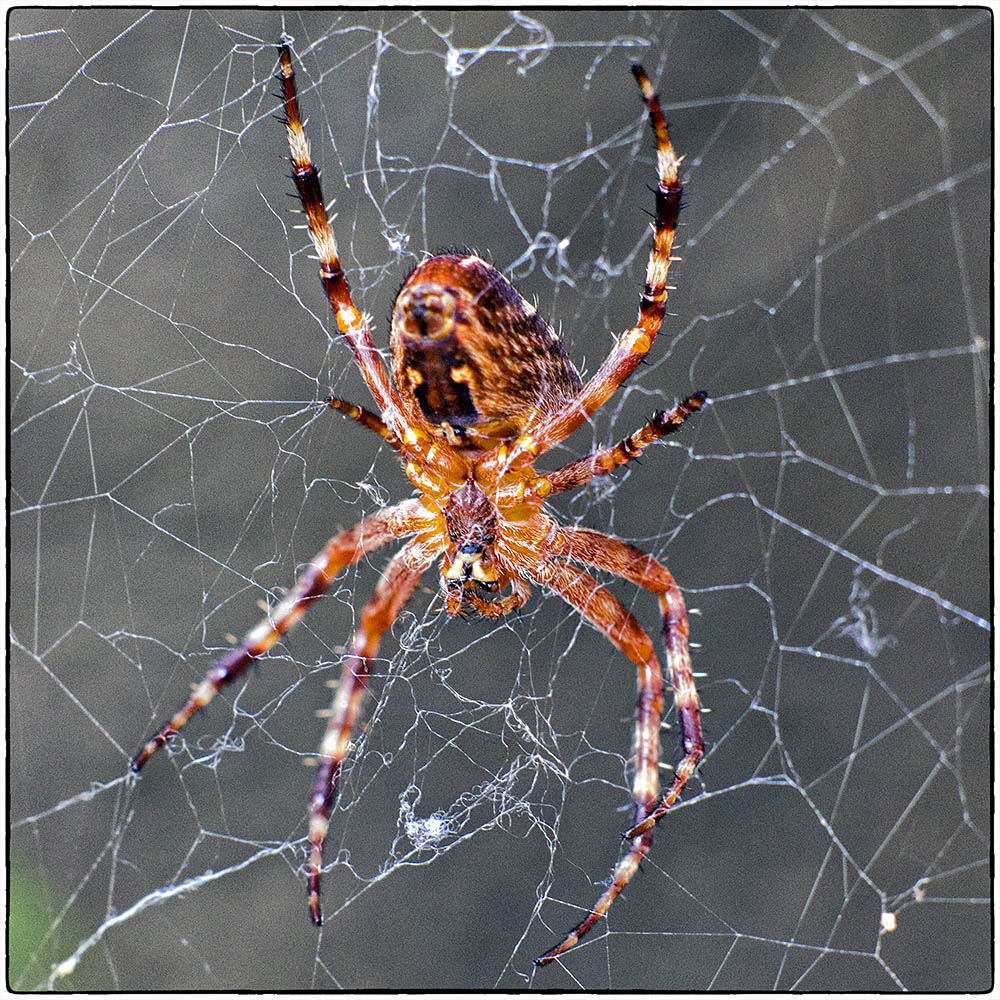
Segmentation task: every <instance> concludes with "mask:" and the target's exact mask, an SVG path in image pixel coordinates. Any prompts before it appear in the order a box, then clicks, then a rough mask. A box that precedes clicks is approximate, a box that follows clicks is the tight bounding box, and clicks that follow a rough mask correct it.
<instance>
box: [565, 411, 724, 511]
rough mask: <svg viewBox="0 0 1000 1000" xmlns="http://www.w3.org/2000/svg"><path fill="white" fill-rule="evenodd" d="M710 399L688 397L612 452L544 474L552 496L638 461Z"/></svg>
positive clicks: (607, 450)
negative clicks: (647, 449) (647, 450)
mask: <svg viewBox="0 0 1000 1000" xmlns="http://www.w3.org/2000/svg"><path fill="white" fill-rule="evenodd" d="M707 399H708V394H707V393H704V392H696V393H695V394H694V395H693V396H688V398H687V399H685V400H684V402H683V403H678V404H677V405H676V406H675V407H674V408H673V409H672V410H661V411H660V412H659V413H654V414H653V419H652V420H650V421H649V422H648V423H646V424H643V426H642V427H640V428H639V429H638V430H637V431H636V432H635V433H634V434H630V435H629V436H628V437H627V438H623V439H622V440H621V441H619V442H618V444H616V445H614V447H611V448H601V449H599V450H598V451H595V452H592V453H591V454H590V455H587V456H586V457H584V458H579V459H577V460H576V461H575V462H570V463H569V464H567V465H564V466H563V467H562V468H561V469H556V471H555V472H550V473H546V474H545V478H546V479H547V480H548V481H549V483H550V484H551V485H552V490H551V493H562V492H564V491H565V490H571V489H575V488H576V487H577V486H582V485H583V484H584V483H587V482H589V481H590V480H591V479H594V478H595V477H596V476H606V475H607V474H608V473H609V472H614V470H615V469H617V468H618V467H619V466H621V465H624V464H625V463H626V462H631V461H632V459H634V458H638V457H639V456H640V455H641V454H642V453H643V452H644V451H645V450H646V448H648V447H649V446H650V445H651V444H652V443H653V442H654V441H659V439H660V438H662V437H665V436H666V435H667V434H673V433H674V431H678V430H680V429H681V427H682V426H683V424H684V421H685V420H687V418H688V417H690V416H691V414H692V413H694V412H695V411H696V410H700V409H701V408H702V407H703V406H704V405H705V402H706V400H707Z"/></svg>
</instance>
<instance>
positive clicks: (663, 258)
mask: <svg viewBox="0 0 1000 1000" xmlns="http://www.w3.org/2000/svg"><path fill="white" fill-rule="evenodd" d="M632 72H633V73H634V74H635V78H636V80H637V81H638V83H639V88H640V89H641V90H642V96H643V99H644V100H645V102H646V106H647V107H648V108H649V123H650V125H651V126H652V129H653V134H654V135H655V136H656V161H657V179H658V184H657V190H656V223H655V224H654V226H653V246H652V247H651V248H650V251H649V264H648V266H647V268H646V284H645V287H644V288H643V292H642V298H641V300H640V303H639V316H638V319H637V320H636V325H635V326H634V327H632V329H631V330H629V331H628V332H627V333H625V334H624V335H623V336H622V338H621V340H619V341H618V343H617V344H616V345H615V347H614V349H613V350H612V351H611V353H610V354H609V355H608V357H607V359H606V360H605V362H604V364H602V365H601V367H600V368H599V369H598V371H597V373H596V374H595V375H594V377H593V378H592V379H591V380H590V381H589V382H588V383H587V384H586V385H585V386H584V387H583V388H582V389H581V390H580V394H579V395H578V396H577V397H576V398H575V399H574V400H573V401H572V402H571V403H569V404H568V405H567V406H566V407H565V408H564V409H562V410H560V411H559V412H558V413H554V414H552V415H551V416H549V417H547V418H545V419H544V420H542V421H541V422H540V423H539V424H537V425H535V426H534V427H531V426H529V427H528V429H527V430H526V432H525V433H524V434H523V435H522V436H521V437H520V438H518V439H517V440H516V441H515V442H514V448H513V450H512V453H511V462H512V463H513V462H516V461H517V460H518V459H520V460H521V462H525V461H531V460H532V459H533V458H535V457H536V456H538V455H540V454H541V453H542V452H544V451H548V449H549V448H552V447H554V446H555V445H557V444H558V443H559V442H560V441H562V440H564V439H565V438H567V437H569V435H570V434H572V433H573V431H575V430H576V429H577V428H578V427H581V426H582V425H583V424H585V423H586V422H587V421H588V420H589V419H590V418H591V416H593V414H594V413H596V412H597V410H598V409H599V408H600V407H601V406H603V405H604V404H605V403H606V402H607V401H608V400H609V399H610V398H611V396H612V395H613V394H614V393H615V391H616V390H617V389H618V387H619V386H620V385H621V384H622V383H623V382H624V381H625V380H626V379H627V378H628V377H629V376H630V375H631V374H632V372H634V371H635V370H636V368H637V367H638V366H639V364H640V363H641V362H642V360H643V358H645V357H646V354H647V353H648V352H649V349H650V348H651V347H652V346H653V341H654V340H655V339H656V335H657V333H659V330H660V324H661V322H662V321H663V313H664V310H665V309H666V302H667V271H668V269H669V267H670V260H671V257H670V252H671V250H672V248H673V245H674V231H675V230H676V228H677V216H678V214H679V212H680V206H681V183H680V180H679V179H678V176H677V167H678V165H679V164H680V162H681V161H680V158H679V157H678V156H677V155H676V154H675V153H674V149H673V146H671V145H670V136H669V135H668V133H667V124H666V122H665V121H664V118H663V111H662V110H661V108H660V102H659V100H658V98H657V96H656V94H655V93H654V92H653V86H652V84H651V83H650V82H649V77H648V76H646V73H645V71H644V70H643V68H642V67H641V66H639V65H638V64H636V65H633V66H632Z"/></svg>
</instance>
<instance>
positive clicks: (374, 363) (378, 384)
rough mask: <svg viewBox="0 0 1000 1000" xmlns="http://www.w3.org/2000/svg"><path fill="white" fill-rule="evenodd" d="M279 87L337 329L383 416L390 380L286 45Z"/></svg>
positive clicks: (294, 167)
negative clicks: (337, 232)
mask: <svg viewBox="0 0 1000 1000" xmlns="http://www.w3.org/2000/svg"><path fill="white" fill-rule="evenodd" d="M280 60H281V82H282V86H283V87H284V92H285V117H286V119H287V121H286V128H287V130H288V146H289V149H290V150H291V162H292V176H293V178H294V179H295V186H296V188H297V189H298V192H299V198H300V199H301V201H302V207H303V209H304V210H305V213H306V219H307V220H308V222H309V232H310V234H311V236H312V241H313V244H314V246H315V247H316V253H317V255H318V257H319V262H320V264H319V274H320V278H321V279H322V281H323V287H324V288H325V289H326V295H327V298H328V299H329V300H330V305H331V306H332V307H333V312H334V315H335V316H336V317H337V326H338V327H339V329H340V332H341V333H342V334H343V336H344V339H345V340H346V341H347V343H348V345H349V346H350V348H351V350H352V351H353V352H354V357H355V360H356V361H357V363H358V367H359V368H360V369H361V374H362V376H363V377H364V380H365V382H366V383H367V384H368V388H369V390H370V391H371V394H372V397H373V398H374V400H375V402H376V404H377V405H378V408H379V410H381V411H382V413H383V414H385V413H386V412H387V411H389V410H390V404H391V403H393V402H394V400H393V393H392V388H391V386H390V384H389V377H388V374H387V372H386V370H385V366H384V365H383V364H382V359H381V357H380V356H379V353H378V350H377V349H376V347H375V342H374V340H373V339H372V334H371V330H370V329H369V327H368V323H367V321H366V320H365V318H364V317H363V316H362V315H361V313H360V312H358V310H357V308H356V307H355V305H354V301H353V300H352V299H351V289H350V287H349V286H348V284H347V278H346V277H345V275H344V271H343V268H342V267H341V266H340V256H339V253H338V251H337V242H336V240H335V239H334V237H333V230H332V229H331V228H330V220H329V218H328V217H327V214H326V204H325V202H324V201H323V191H322V188H321V187H320V183H319V171H317V169H316V167H315V166H314V165H313V162H312V160H311V159H310V157H309V143H308V141H307V140H306V135H305V132H304V131H303V128H302V119H301V117H300V115H299V102H298V97H297V96H296V92H295V74H294V72H293V71H292V54H291V51H290V50H289V48H288V46H287V45H282V46H281V49H280Z"/></svg>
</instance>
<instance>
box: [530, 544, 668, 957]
mask: <svg viewBox="0 0 1000 1000" xmlns="http://www.w3.org/2000/svg"><path fill="white" fill-rule="evenodd" d="M531 575H532V576H533V577H534V578H535V579H536V580H538V582H539V583H541V584H544V585H545V586H546V587H549V588H550V589H551V590H553V591H555V593H557V594H559V595H560V596H561V597H562V598H563V599H564V600H566V601H567V602H568V603H569V604H571V605H573V607H575V608H577V609H578V610H579V612H580V613H581V614H582V615H583V616H584V617H585V618H586V619H587V620H588V621H590V622H592V623H593V624H594V625H596V626H597V628H598V629H599V630H600V631H601V632H603V633H604V634H605V635H606V636H607V637H608V639H609V640H610V641H611V642H612V643H614V645H615V646H617V647H618V648H619V649H620V650H621V651H622V652H623V653H624V654H625V655H626V656H627V657H628V658H629V659H630V660H631V661H632V662H633V663H634V664H635V665H636V666H637V667H638V673H637V677H636V690H637V699H636V717H635V739H634V746H633V750H634V753H635V775H634V777H633V779H632V799H633V801H634V802H635V822H636V824H640V823H642V822H643V820H645V818H646V817H647V816H648V815H649V814H650V812H651V811H652V809H653V807H654V803H655V802H656V800H657V798H658V796H659V792H660V777H659V766H660V712H661V711H662V708H663V677H662V674H661V673H660V664H659V662H658V661H657V659H656V654H655V653H654V652H653V644H652V642H650V639H649V636H648V635H646V633H645V631H644V630H643V628H642V626H641V625H640V624H639V623H638V622H637V621H636V620H635V618H633V617H632V615H630V614H629V613H628V611H626V610H625V608H623V607H622V606H621V604H620V603H619V602H618V601H617V599H616V598H615V597H614V596H613V595H612V594H611V593H610V592H609V591H608V590H606V589H605V588H604V587H602V586H601V585H600V584H599V583H598V582H597V581H596V580H594V579H592V578H591V577H589V576H588V575H587V574H586V573H584V572H583V570H581V569H577V568H576V567H575V566H570V565H568V564H566V563H562V562H557V561H555V560H549V561H546V562H539V563H538V564H537V565H536V566H534V567H532V569H531ZM652 841H653V833H652V830H651V829H649V828H647V829H644V830H642V831H641V832H639V833H637V834H636V835H635V836H633V837H630V838H629V843H628V850H627V851H626V853H625V855H624V857H622V858H621V860H620V861H619V862H618V864H617V865H616V866H615V870H614V873H613V874H612V877H611V883H610V885H609V886H608V888H607V889H605V891H604V892H603V893H602V894H601V896H600V898H599V899H598V900H597V902H596V903H594V906H593V908H592V909H591V911H590V912H589V913H588V914H587V916H586V917H584V919H583V920H582V921H581V922H580V923H579V924H577V926H576V927H574V928H573V930H571V931H570V932H569V934H567V935H566V937H565V938H564V939H563V940H562V941H561V942H560V943H559V944H558V945H556V946H555V947H554V948H551V949H550V950H549V951H547V952H546V953H545V954H544V955H542V956H540V957H539V958H537V959H536V960H535V964H536V965H547V964H548V963H549V962H551V961H552V960H553V959H555V958H558V957H559V956H560V955H561V954H562V953H563V952H565V951H568V950H569V949H570V948H572V947H573V946H574V945H575V944H576V943H577V942H578V941H579V940H580V939H581V938H582V937H583V936H584V934H586V933H587V931H589V930H590V928H591V927H593V926H594V924H596V923H597V921H598V920H600V919H601V917H603V916H604V915H605V914H606V913H607V912H608V908H609V907H610V906H611V904H612V903H613V902H614V901H615V898H616V897H617V896H618V894H619V893H620V892H621V891H622V889H624V888H625V886H626V885H627V884H628V882H629V880H630V879H631V878H632V876H633V875H634V874H635V872H636V870H637V869H638V867H639V862H641V861H642V859H643V858H644V857H645V856H646V854H647V853H648V852H649V846H650V844H651V843H652Z"/></svg>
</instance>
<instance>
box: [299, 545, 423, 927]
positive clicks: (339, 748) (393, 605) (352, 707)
mask: <svg viewBox="0 0 1000 1000" xmlns="http://www.w3.org/2000/svg"><path fill="white" fill-rule="evenodd" d="M436 555H437V551H436V550H428V549H426V548H425V547H424V548H422V547H421V546H420V543H419V542H418V541H416V540H414V541H411V542H409V543H407V544H406V545H405V546H404V547H403V548H402V549H400V550H399V552H397V553H396V555H395V556H393V558H392V560H391V561H390V562H389V565H388V566H387V567H386V568H385V571H384V572H383V573H382V576H381V578H380V579H379V582H378V585H377V586H376V587H375V593H374V594H373V595H372V598H371V600H370V601H369V602H368V603H367V604H366V605H365V606H364V608H363V609H362V611H361V625H360V626H359V628H358V630H357V631H356V632H355V633H354V637H353V639H352V640H351V647H350V653H349V655H348V657H347V659H346V660H345V661H344V669H343V673H342V675H341V678H340V684H339V685H338V686H337V694H336V697H335V698H334V701H333V709H332V713H331V715H330V722H329V724H328V725H327V729H326V735H325V736H324V737H323V743H322V746H321V748H320V766H319V771H318V772H317V774H316V781H315V782H314V784H313V792H312V798H311V799H310V801H309V842H310V845H311V847H310V852H309V912H310V914H311V915H312V919H313V923H314V924H316V925H317V926H322V924H323V913H322V910H321V909H320V899H319V891H320V872H321V870H322V865H323V841H324V840H325V839H326V831H327V828H328V826H329V821H330V812H331V810H332V809H333V803H334V801H335V799H336V797H337V783H338V781H339V779H340V770H341V766H342V765H343V762H344V758H345V756H346V755H347V751H348V749H349V748H350V740H351V732H352V730H353V729H354V723H355V720H356V719H357V717H358V710H359V709H360V707H361V698H362V696H363V694H364V690H365V684H366V683H367V681H368V676H369V674H370V672H371V663H372V659H373V657H374V656H375V653H376V652H377V650H378V644H379V640H380V639H381V638H382V636H383V635H384V634H385V632H386V631H388V629H389V628H390V627H391V626H392V623H393V622H394V621H395V620H396V616H397V615H398V614H399V612H400V611H401V610H402V608H403V605H404V604H406V602H407V601H408V600H409V599H410V597H411V596H412V594H413V591H414V590H415V589H416V586H417V583H418V582H419V580H420V576H421V574H422V573H423V572H424V570H425V569H427V568H428V566H430V564H431V563H432V562H433V560H434V558H435V557H436Z"/></svg>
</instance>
